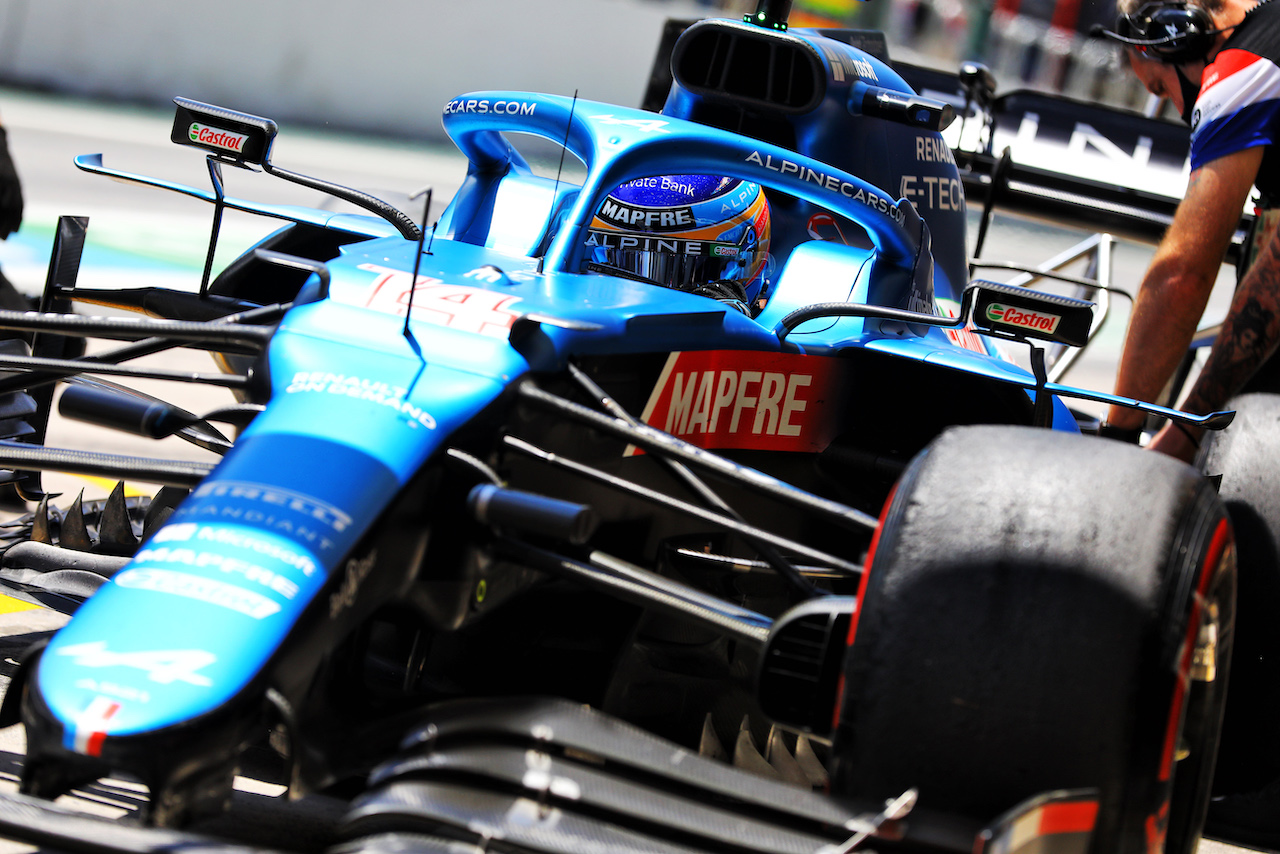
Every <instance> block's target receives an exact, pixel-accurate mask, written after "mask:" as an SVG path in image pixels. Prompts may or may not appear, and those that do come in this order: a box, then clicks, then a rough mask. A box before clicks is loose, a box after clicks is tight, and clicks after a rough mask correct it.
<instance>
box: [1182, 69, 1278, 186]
mask: <svg viewBox="0 0 1280 854" xmlns="http://www.w3.org/2000/svg"><path fill="white" fill-rule="evenodd" d="M1278 139H1280V67H1277V66H1276V64H1275V63H1274V62H1272V61H1271V60H1269V59H1266V58H1264V57H1261V56H1258V55H1257V54H1254V53H1251V52H1249V51H1246V50H1224V51H1222V53H1220V54H1218V56H1217V58H1216V59H1215V60H1214V62H1213V64H1212V65H1210V66H1209V67H1208V68H1206V69H1205V72H1204V78H1203V80H1202V82H1201V85H1200V96H1199V97H1198V98H1197V99H1196V106H1195V113H1194V114H1193V116H1192V121H1191V168H1192V169H1193V170H1195V169H1199V168H1200V167H1201V166H1203V165H1204V164H1206V163H1210V162H1212V161H1214V160H1217V159H1218V158H1219V157H1224V156H1226V155H1228V154H1233V153H1235V152H1237V151H1242V150H1244V149H1246V148H1252V147H1253V146H1257V145H1270V144H1272V143H1273V142H1276V141H1277V140H1278Z"/></svg>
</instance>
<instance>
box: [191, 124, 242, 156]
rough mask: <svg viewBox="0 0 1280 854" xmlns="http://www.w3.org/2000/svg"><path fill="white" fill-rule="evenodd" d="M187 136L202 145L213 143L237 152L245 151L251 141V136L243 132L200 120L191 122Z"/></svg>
mask: <svg viewBox="0 0 1280 854" xmlns="http://www.w3.org/2000/svg"><path fill="white" fill-rule="evenodd" d="M187 136H189V137H190V138H191V141H192V142H196V143H199V144H200V145H212V146H213V147H214V148H222V149H225V150H227V151H234V152H235V153H236V154H239V153H241V152H242V151H244V144H245V143H246V142H248V141H249V137H247V136H246V135H244V134H242V133H232V132H231V131H229V130H221V129H220V128H211V127H209V126H208V125H202V124H200V123H199V122H192V123H191V127H190V128H188V129H187Z"/></svg>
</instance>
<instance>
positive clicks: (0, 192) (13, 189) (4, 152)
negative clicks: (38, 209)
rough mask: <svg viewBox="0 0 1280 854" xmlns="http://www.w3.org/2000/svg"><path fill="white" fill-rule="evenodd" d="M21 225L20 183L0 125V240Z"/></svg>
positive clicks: (6, 138)
mask: <svg viewBox="0 0 1280 854" xmlns="http://www.w3.org/2000/svg"><path fill="white" fill-rule="evenodd" d="M20 225H22V182H21V181H19V180H18V170H17V169H16V168H15V167H14V165H13V158H12V157H10V156H9V137H8V133H7V132H6V131H5V129H4V126H3V125H0V240H3V239H4V238H6V237H8V236H9V235H10V234H13V233H14V232H15V231H17V230H18V226H20Z"/></svg>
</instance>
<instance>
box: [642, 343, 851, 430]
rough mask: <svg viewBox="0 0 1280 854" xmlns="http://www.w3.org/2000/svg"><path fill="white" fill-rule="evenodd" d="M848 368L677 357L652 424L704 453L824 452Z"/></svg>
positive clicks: (816, 362)
mask: <svg viewBox="0 0 1280 854" xmlns="http://www.w3.org/2000/svg"><path fill="white" fill-rule="evenodd" d="M847 368H848V363H847V362H844V361H842V360H839V359H834V358H830V357H826V356H805V355H800V354H796V353H765V352H757V351H752V350H710V351H698V352H678V353H672V354H671V355H670V356H669V357H668V358H667V363H666V366H665V367H664V368H663V370H662V374H661V376H660V377H659V378H658V383H657V385H656V386H655V387H654V389H653V392H652V393H651V394H650V395H649V402H648V403H647V404H646V405H645V409H644V421H645V423H647V424H649V425H650V426H652V427H656V428H658V429H659V430H665V431H666V432H668V433H670V434H672V435H673V436H676V437H678V438H680V439H683V440H684V441H686V442H689V443H690V444H693V445H697V446H698V447H700V448H739V449H744V450H762V451H795V452H817V451H821V450H823V449H824V448H826V447H827V445H829V444H830V443H831V440H832V439H833V438H834V437H835V435H836V433H837V432H839V420H840V419H839V415H840V411H841V405H840V404H841V400H840V398H841V390H842V387H843V382H842V380H843V377H844V371H845V370H847ZM634 453H639V451H637V449H635V448H628V449H627V454H628V455H630V454H634Z"/></svg>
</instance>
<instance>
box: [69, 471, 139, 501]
mask: <svg viewBox="0 0 1280 854" xmlns="http://www.w3.org/2000/svg"><path fill="white" fill-rule="evenodd" d="M77 477H78V478H79V479H80V480H83V481H84V482H85V483H88V484H90V485H92V486H96V487H98V488H100V489H102V490H103V491H104V492H105V493H107V494H110V493H111V490H113V489H115V488H116V481H114V480H112V479H111V478H109V477H94V476H92V475H87V474H82V475H77ZM150 494H151V493H150V492H147V491H146V490H143V489H138V488H137V487H136V486H130V485H129V484H128V483H125V485H124V497H125V498H137V497H138V496H141V495H150Z"/></svg>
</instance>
